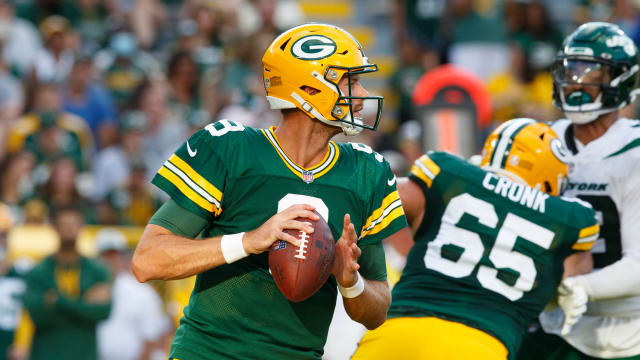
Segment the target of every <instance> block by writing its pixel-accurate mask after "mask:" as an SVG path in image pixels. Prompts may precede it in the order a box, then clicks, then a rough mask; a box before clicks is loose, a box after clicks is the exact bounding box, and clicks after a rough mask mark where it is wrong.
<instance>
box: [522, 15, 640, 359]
mask: <svg viewBox="0 0 640 360" xmlns="http://www.w3.org/2000/svg"><path fill="white" fill-rule="evenodd" d="M638 60H639V58H638V49H637V48H636V46H635V45H634V43H633V41H632V40H631V39H630V38H629V37H628V36H626V35H625V34H624V32H623V31H622V30H621V29H620V28H619V27H618V26H617V25H614V24H609V23H602V22H592V23H586V24H584V25H582V26H580V27H579V28H578V29H576V30H575V31H574V32H573V33H572V34H570V35H569V36H568V37H567V38H566V39H565V41H564V43H563V46H562V49H561V51H560V52H559V53H558V56H557V59H556V62H555V64H554V67H553V78H554V88H553V98H554V104H555V105H556V106H557V107H558V108H559V109H561V110H562V111H563V112H564V114H565V115H566V116H567V118H568V119H564V120H558V121H556V122H555V123H554V124H553V128H554V130H555V131H556V132H557V133H558V134H559V137H560V138H561V139H562V141H563V142H564V143H565V144H566V147H567V148H568V149H569V150H570V151H571V153H572V154H573V157H572V162H573V163H574V168H573V169H572V171H571V172H570V174H569V186H568V189H567V191H566V194H568V195H570V196H577V197H579V198H581V199H583V200H585V201H587V202H589V203H591V205H592V206H593V208H594V210H596V212H597V214H598V217H599V219H600V222H601V231H600V238H599V239H598V241H597V242H596V244H595V245H594V247H593V249H592V250H591V252H592V254H593V263H594V271H593V272H592V273H590V274H587V275H581V276H576V277H570V278H567V279H565V280H563V282H562V284H561V287H560V294H561V296H560V298H564V299H565V304H567V305H569V307H570V309H569V313H573V314H574V315H573V316H571V315H570V316H568V317H569V319H568V322H569V323H575V325H573V327H572V328H571V331H570V332H568V333H567V331H566V330H568V329H565V331H564V333H565V334H561V333H563V331H562V326H561V325H560V323H561V322H562V318H563V314H562V311H560V310H556V311H549V312H545V313H543V314H542V315H541V316H540V322H541V324H542V326H543V328H544V330H545V331H546V332H548V333H552V334H556V335H561V336H562V338H561V337H558V336H555V335H547V334H544V333H543V332H542V331H541V330H539V331H538V332H536V333H534V334H532V335H531V336H530V337H529V338H528V339H527V340H526V341H525V345H524V346H523V348H522V351H521V353H520V354H519V356H518V358H519V359H536V360H537V359H640V241H639V239H638V234H640V171H638V169H639V168H640V122H639V121H638V120H630V119H626V118H620V117H619V113H618V110H619V109H622V108H623V107H625V106H627V105H629V104H631V103H632V102H633V100H634V98H635V92H636V91H637V90H635V88H636V87H637V84H638V77H639V75H638V74H639V73H638V70H639V67H640V66H639V65H638ZM587 301H588V307H587V306H585V305H586V304H587ZM571 309H573V310H571ZM565 310H566V309H565ZM585 310H586V312H585V313H584V315H583V316H582V317H580V315H581V314H582V313H583V312H584V311H585ZM563 340H564V341H563ZM543 349H546V350H548V351H546V352H543V351H542V350H543Z"/></svg>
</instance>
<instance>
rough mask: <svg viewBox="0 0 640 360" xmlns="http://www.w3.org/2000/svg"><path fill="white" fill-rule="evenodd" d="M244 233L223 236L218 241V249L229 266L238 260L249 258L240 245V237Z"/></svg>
mask: <svg viewBox="0 0 640 360" xmlns="http://www.w3.org/2000/svg"><path fill="white" fill-rule="evenodd" d="M243 236H244V233H243V232H241V233H237V234H231V235H224V236H222V239H220V249H221V250H222V256H224V259H225V261H226V262H227V264H231V263H232V262H234V261H236V260H240V259H242V258H245V257H247V256H249V254H247V252H246V251H244V246H243V245H242V237H243Z"/></svg>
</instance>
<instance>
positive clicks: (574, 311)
mask: <svg viewBox="0 0 640 360" xmlns="http://www.w3.org/2000/svg"><path fill="white" fill-rule="evenodd" d="M588 301H589V295H588V294H587V291H586V290H585V287H584V286H583V284H582V281H581V277H580V276H574V277H568V278H566V279H564V280H562V282H561V283H560V286H559V287H558V305H560V307H561V308H562V311H564V324H563V325H562V330H561V332H560V333H561V335H567V334H568V333H569V332H570V331H571V327H572V326H573V325H574V324H575V323H577V322H578V320H580V318H581V317H582V314H584V313H585V311H587V302H588Z"/></svg>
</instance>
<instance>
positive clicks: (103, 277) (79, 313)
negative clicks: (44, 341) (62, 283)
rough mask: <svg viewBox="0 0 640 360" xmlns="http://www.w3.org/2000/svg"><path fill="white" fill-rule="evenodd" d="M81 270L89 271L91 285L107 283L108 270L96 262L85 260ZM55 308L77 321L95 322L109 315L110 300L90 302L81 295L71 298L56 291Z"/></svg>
mask: <svg viewBox="0 0 640 360" xmlns="http://www.w3.org/2000/svg"><path fill="white" fill-rule="evenodd" d="M81 271H88V272H91V274H92V278H93V285H92V286H95V285H103V284H108V281H109V278H110V274H109V271H108V270H107V269H106V268H105V267H104V266H102V265H99V264H98V263H95V262H87V263H85V264H83V268H82V270H81ZM56 309H57V310H59V311H60V312H61V313H63V314H65V315H68V316H70V317H73V318H75V319H77V320H78V321H82V322H85V323H89V324H95V323H98V322H100V321H102V320H106V319H107V318H108V317H109V313H110V312H111V300H109V301H108V302H106V303H91V302H87V301H85V300H84V299H83V298H82V297H80V298H78V299H71V298H68V297H65V296H63V295H61V294H59V293H58V301H57V303H56Z"/></svg>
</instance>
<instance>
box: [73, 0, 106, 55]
mask: <svg viewBox="0 0 640 360" xmlns="http://www.w3.org/2000/svg"><path fill="white" fill-rule="evenodd" d="M61 15H63V16H64V17H65V18H67V19H68V20H69V22H70V23H71V26H72V27H73V29H75V31H76V32H77V33H78V35H79V36H80V39H81V41H82V48H83V49H85V50H89V51H94V52H95V51H96V50H98V49H100V48H101V47H102V46H103V45H104V43H105V41H106V38H107V35H108V34H109V30H110V26H109V25H110V22H109V21H108V19H107V15H108V14H107V8H106V5H105V2H104V1H100V0H77V1H65V2H64V6H63V7H62V9H61Z"/></svg>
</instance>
